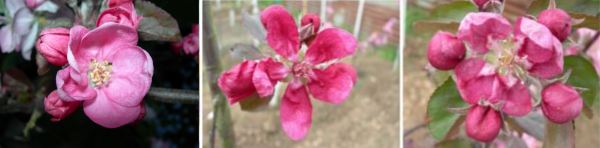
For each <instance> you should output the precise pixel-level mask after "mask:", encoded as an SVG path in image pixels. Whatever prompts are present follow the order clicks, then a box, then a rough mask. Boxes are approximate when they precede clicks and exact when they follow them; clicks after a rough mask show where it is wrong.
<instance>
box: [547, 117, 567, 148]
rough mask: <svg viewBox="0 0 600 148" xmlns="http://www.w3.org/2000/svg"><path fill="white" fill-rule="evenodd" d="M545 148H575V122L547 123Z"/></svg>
mask: <svg viewBox="0 0 600 148" xmlns="http://www.w3.org/2000/svg"><path fill="white" fill-rule="evenodd" d="M543 145H544V148H567V147H575V131H574V126H573V122H568V123H565V124H554V123H552V122H547V123H546V133H545V135H544V144H543Z"/></svg>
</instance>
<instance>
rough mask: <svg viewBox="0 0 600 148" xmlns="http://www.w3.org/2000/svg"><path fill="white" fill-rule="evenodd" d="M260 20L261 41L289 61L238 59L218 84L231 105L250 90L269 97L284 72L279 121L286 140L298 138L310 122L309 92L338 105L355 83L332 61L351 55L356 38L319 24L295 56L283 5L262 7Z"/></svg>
mask: <svg viewBox="0 0 600 148" xmlns="http://www.w3.org/2000/svg"><path fill="white" fill-rule="evenodd" d="M308 17H311V18H305V19H303V20H310V19H318V17H316V16H312V15H310V16H308ZM261 22H262V24H263V26H264V27H265V29H266V31H267V43H268V44H269V46H270V47H271V48H273V50H275V52H276V53H277V54H278V55H279V56H282V57H283V58H284V59H285V60H284V61H283V62H286V61H287V62H289V63H291V67H290V68H285V67H284V65H283V64H282V63H281V62H280V61H271V59H270V58H267V59H263V60H260V61H258V62H255V61H244V62H242V63H241V64H239V65H236V66H234V68H233V69H231V70H229V71H226V72H225V73H223V75H221V77H220V78H219V81H218V82H219V83H218V84H219V87H220V88H221V90H223V92H224V94H225V95H226V96H227V99H228V100H229V102H230V103H231V104H233V103H235V102H237V101H240V100H243V99H245V98H247V97H249V96H251V95H253V94H258V95H259V96H260V97H261V98H264V97H267V96H270V95H272V93H273V86H274V84H275V83H276V81H278V80H283V77H285V76H290V77H291V78H290V81H289V84H288V87H287V89H286V90H285V93H284V95H283V98H282V102H281V108H280V120H281V125H282V128H283V131H284V132H285V133H286V135H287V136H288V137H290V138H291V139H293V140H300V139H303V138H304V137H305V136H306V134H307V133H308V130H309V129H310V127H311V123H312V122H311V121H312V105H311V103H310V99H309V98H310V96H312V97H314V98H316V99H318V100H321V101H324V102H327V103H332V104H340V103H342V102H343V101H344V100H346V98H347V97H348V96H349V95H350V91H351V90H352V87H353V86H354V84H356V81H357V77H356V71H355V70H354V68H352V66H351V65H348V64H344V63H337V62H335V61H336V59H340V58H343V57H346V56H349V55H352V54H354V52H355V49H356V39H355V38H354V37H353V36H352V34H350V33H348V32H346V31H344V30H341V29H337V28H328V29H324V30H322V31H319V32H318V33H317V34H316V36H315V37H314V39H313V40H312V41H311V42H310V43H308V44H307V46H308V49H307V50H306V53H305V54H304V56H301V54H299V51H300V45H301V41H300V38H299V33H298V28H297V26H296V23H295V22H294V19H293V17H292V16H291V15H290V13H289V12H288V11H287V10H286V9H285V8H284V7H282V6H280V5H273V6H269V7H267V8H266V9H265V10H263V12H262V13H261ZM305 22H306V23H305V24H311V25H314V24H313V23H308V22H318V21H316V20H312V21H305ZM315 28H316V27H315ZM261 65H263V66H262V67H261Z"/></svg>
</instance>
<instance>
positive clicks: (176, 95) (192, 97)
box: [147, 87, 200, 104]
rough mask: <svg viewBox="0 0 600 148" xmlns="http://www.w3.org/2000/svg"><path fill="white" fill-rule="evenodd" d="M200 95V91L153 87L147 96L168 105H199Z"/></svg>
mask: <svg viewBox="0 0 600 148" xmlns="http://www.w3.org/2000/svg"><path fill="white" fill-rule="evenodd" d="M199 94H200V92H199V91H194V90H184V89H171V88H159V87H152V88H150V91H148V95H147V96H148V97H149V98H151V99H153V100H156V101H161V102H166V103H185V104H198V102H199V100H200V96H198V95H199Z"/></svg>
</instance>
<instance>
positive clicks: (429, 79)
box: [402, 0, 600, 148]
mask: <svg viewBox="0 0 600 148" xmlns="http://www.w3.org/2000/svg"><path fill="white" fill-rule="evenodd" d="M504 1H505V6H504V7H505V9H504V10H505V13H506V16H507V17H508V18H509V19H514V18H516V17H517V16H522V15H523V14H531V15H533V16H537V14H538V13H539V12H540V11H541V10H543V9H546V7H547V6H548V1H547V0H523V1H521V0H504ZM529 3H530V5H528V4H529ZM556 3H557V7H558V8H561V9H564V10H565V11H568V12H572V13H579V14H584V15H588V16H596V19H598V16H600V15H599V14H600V13H599V12H600V1H598V0H557V1H556ZM406 8H407V9H406V27H407V28H406V39H405V48H404V49H403V52H404V58H403V59H404V65H403V66H404V78H403V80H404V81H403V83H404V86H405V87H404V94H403V99H404V100H403V101H404V102H403V103H404V106H403V109H404V114H403V121H402V122H403V124H404V129H403V135H404V139H403V145H404V146H405V147H406V148H413V147H415V148H416V147H444V146H450V147H463V146H465V141H466V146H469V142H472V141H471V140H470V139H468V138H466V135H465V134H464V128H462V127H461V129H460V130H459V132H460V133H459V137H460V138H459V140H458V141H448V140H446V141H442V140H440V139H435V138H434V137H433V136H432V135H431V133H430V132H429V130H428V127H427V123H428V119H427V117H426V116H427V103H428V101H429V97H430V96H431V94H432V93H433V91H434V90H435V88H436V87H438V86H439V85H441V84H442V83H443V82H444V80H446V79H447V78H448V76H449V73H448V72H444V71H436V70H433V68H431V67H430V66H427V65H428V63H427V46H428V44H429V40H430V39H431V37H432V36H433V34H435V32H437V31H438V30H445V31H449V32H451V33H453V34H455V33H456V29H458V23H459V22H460V20H461V19H462V18H463V17H464V16H465V14H466V12H476V11H477V8H476V6H474V5H473V4H471V2H470V1H467V0H407V7H406ZM596 26H597V27H598V28H600V22H597V24H596ZM596 29H597V28H596ZM534 112H537V114H541V112H540V111H539V110H537V111H534ZM593 114H594V116H593V118H592V119H589V118H586V117H584V116H583V115H582V116H580V117H578V118H577V119H576V120H575V127H576V128H575V137H576V138H575V142H576V146H577V147H597V146H598V145H600V139H598V137H600V131H599V130H598V129H600V119H599V117H600V116H599V114H600V106H599V105H598V103H596V104H595V107H594V109H593ZM532 119H534V120H532V122H537V123H536V124H535V125H539V126H535V125H534V127H535V128H530V130H532V131H534V132H535V133H538V134H535V135H532V136H533V137H537V138H538V139H535V140H534V141H537V142H540V140H539V137H541V136H543V132H544V131H543V127H541V126H543V125H544V122H545V119H544V117H543V116H541V115H540V116H537V117H533V118H532ZM539 144H540V145H541V143H539ZM471 146H473V145H471ZM475 146H481V145H475Z"/></svg>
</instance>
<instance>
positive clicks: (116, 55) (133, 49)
mask: <svg viewBox="0 0 600 148" xmlns="http://www.w3.org/2000/svg"><path fill="white" fill-rule="evenodd" d="M105 50H114V52H107V53H110V55H104V56H105V57H104V58H105V59H104V60H108V61H109V62H111V63H112V73H114V74H122V75H128V74H132V73H135V74H139V73H142V72H145V68H147V67H145V65H144V64H145V63H146V61H147V60H148V58H147V57H146V54H145V52H146V51H144V49H142V48H140V47H138V46H132V45H122V46H120V47H117V49H105Z"/></svg>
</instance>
